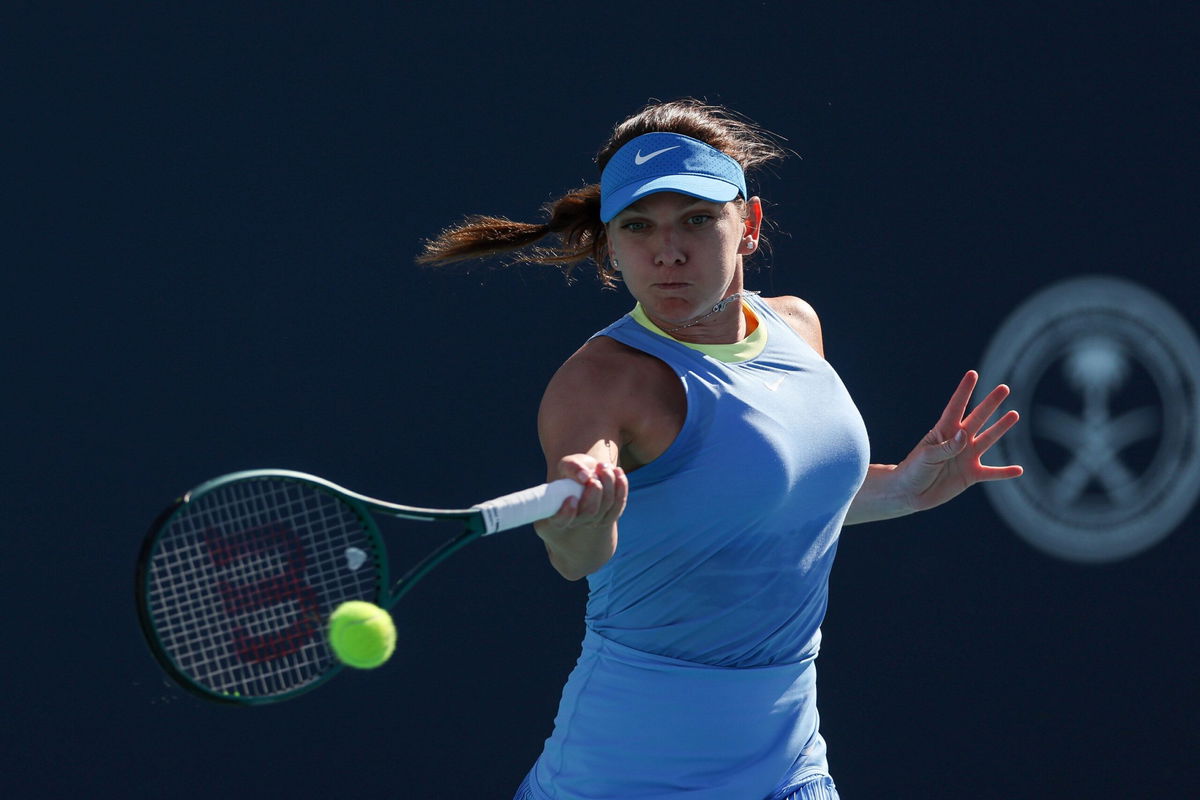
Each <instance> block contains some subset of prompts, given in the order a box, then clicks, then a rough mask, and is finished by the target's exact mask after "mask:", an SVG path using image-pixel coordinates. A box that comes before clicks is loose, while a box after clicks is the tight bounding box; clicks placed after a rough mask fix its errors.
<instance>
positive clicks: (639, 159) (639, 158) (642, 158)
mask: <svg viewBox="0 0 1200 800" xmlns="http://www.w3.org/2000/svg"><path fill="white" fill-rule="evenodd" d="M679 147H680V146H679V145H675V146H674V147H664V148H663V149H662V150H655V151H654V152H653V153H647V154H646V155H642V151H641V150H638V151H637V155H635V156H634V157H633V163H634V164H637V165H638V166H639V167H640V166H641V165H642V164H645V163H646V162H647V161H649V160H650V159H652V158H654V157H655V156H661V155H662V154H663V153H665V152H667V151H668V150H678V149H679Z"/></svg>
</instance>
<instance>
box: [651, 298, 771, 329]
mask: <svg viewBox="0 0 1200 800" xmlns="http://www.w3.org/2000/svg"><path fill="white" fill-rule="evenodd" d="M752 294H762V292H753V291H748V292H734V293H733V294H731V295H729V297H726V298H725V299H724V300H722V301H720V302H719V303H717V304H716V305H715V306H713V307H712V311H710V312H708V313H707V314H705V315H704V316H703V317H697V318H696V319H694V320H692V321H691V322H688V323H686V324H684V325H680V326H679V327H678V328H671V329H670V330H665V331H663V333H674V332H675V331H681V330H683V329H684V328H690V327H692V326H693V325H699V324H700V323H701V322H704V320H706V319H708V318H709V317H711V316H712V315H713V314H716V313H718V312H721V311H724V310H725V306H727V305H729V304H730V303H732V302H733V301H734V300H740V299H741V298H743V297H746V296H748V295H752Z"/></svg>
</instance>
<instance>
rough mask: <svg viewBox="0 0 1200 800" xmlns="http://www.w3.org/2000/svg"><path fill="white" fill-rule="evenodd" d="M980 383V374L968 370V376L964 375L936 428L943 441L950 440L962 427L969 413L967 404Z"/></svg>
mask: <svg viewBox="0 0 1200 800" xmlns="http://www.w3.org/2000/svg"><path fill="white" fill-rule="evenodd" d="M978 382H979V373H978V372H976V371H975V370H968V371H967V374H966V375H963V377H962V380H961V381H959V382H958V388H957V389H955V390H954V394H952V395H951V396H950V402H948V403H947V404H946V409H945V410H944V411H943V412H942V416H941V419H939V420H938V422H937V425H936V426H935V427H934V430H935V431H937V432H938V433H939V435H940V437H941V438H942V439H949V438H950V437H951V436H953V435H954V431H956V430H958V429H959V427H960V426H961V424H962V420H963V417H964V416H965V415H966V413H967V404H968V403H970V402H971V393H972V392H974V391H975V384H977V383H978Z"/></svg>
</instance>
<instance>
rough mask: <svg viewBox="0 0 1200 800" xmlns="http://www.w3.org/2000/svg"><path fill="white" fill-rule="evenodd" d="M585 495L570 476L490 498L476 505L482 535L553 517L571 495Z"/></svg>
mask: <svg viewBox="0 0 1200 800" xmlns="http://www.w3.org/2000/svg"><path fill="white" fill-rule="evenodd" d="M582 494H583V486H582V484H579V483H577V482H576V481H573V480H569V479H567V478H559V479H558V480H556V481H554V482H552V483H543V484H542V485H541V486H534V487H533V488H532V489H524V490H522V491H520V492H513V493H512V494H506V495H504V496H503V497H497V498H496V499H495V500H487V501H485V502H482V503H480V504H478V505H476V506H475V507H474V508H475V510H477V511H480V512H482V514H483V525H484V530H483V535H484V536H488V535H490V534H493V533H499V532H500V531H507V530H509V529H511V528H519V527H521V526H522V525H528V524H529V523H531V522H537V521H538V520H539V519H545V518H546V517H552V516H554V515H555V514H557V513H558V509H559V507H561V506H562V504H563V501H564V500H566V499H567V498H568V497H575V498H578V497H579V496H580V495H582Z"/></svg>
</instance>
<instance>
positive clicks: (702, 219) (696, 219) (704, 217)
mask: <svg viewBox="0 0 1200 800" xmlns="http://www.w3.org/2000/svg"><path fill="white" fill-rule="evenodd" d="M710 219H712V217H711V216H709V215H708V214H693V215H692V216H690V217H688V224H689V225H703V224H704V223H706V222H708V221H709V220H710Z"/></svg>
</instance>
